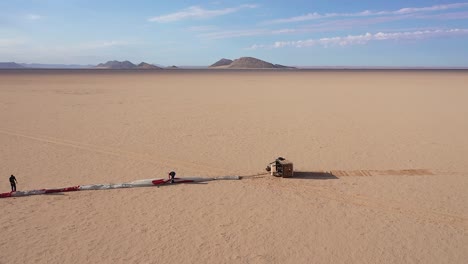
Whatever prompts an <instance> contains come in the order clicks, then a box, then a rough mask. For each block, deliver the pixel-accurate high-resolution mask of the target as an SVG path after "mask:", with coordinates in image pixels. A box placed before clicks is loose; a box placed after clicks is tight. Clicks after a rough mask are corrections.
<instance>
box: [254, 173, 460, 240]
mask: <svg viewBox="0 0 468 264" xmlns="http://www.w3.org/2000/svg"><path fill="white" fill-rule="evenodd" d="M258 179H261V178H258ZM285 181H289V179H282V178H277V179H270V180H265V178H263V179H262V180H259V181H255V180H254V181H252V182H251V183H254V184H255V185H256V186H257V187H260V188H266V189H269V190H276V191H278V193H281V192H283V191H288V192H289V193H290V194H293V195H298V196H300V197H302V199H303V200H309V199H310V198H311V193H314V197H317V198H319V199H325V200H331V201H335V202H338V203H343V204H350V205H354V206H358V207H364V208H368V209H373V210H376V211H381V212H385V213H387V214H390V215H394V214H399V215H402V216H405V217H408V218H411V219H415V220H417V221H422V222H425V223H430V224H433V225H445V226H451V227H453V228H457V229H462V230H464V231H468V216H464V215H459V214H453V213H445V212H439V211H435V210H430V209H421V208H416V207H411V206H408V205H406V204H403V203H401V202H397V201H391V200H382V199H378V198H375V197H369V196H365V195H362V194H346V193H343V192H341V191H339V190H336V189H330V188H329V187H324V186H311V185H307V186H306V185H302V184H292V185H291V184H288V185H286V184H285Z"/></svg>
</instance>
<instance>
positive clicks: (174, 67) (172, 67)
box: [166, 65, 179, 69]
mask: <svg viewBox="0 0 468 264" xmlns="http://www.w3.org/2000/svg"><path fill="white" fill-rule="evenodd" d="M166 69H179V67H177V66H175V65H172V66H169V67H166Z"/></svg>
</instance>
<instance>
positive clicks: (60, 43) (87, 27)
mask: <svg viewBox="0 0 468 264" xmlns="http://www.w3.org/2000/svg"><path fill="white" fill-rule="evenodd" d="M243 56H252V57H256V58H259V59H262V60H266V61H269V62H272V63H277V64H283V65H291V66H390V67H400V66H402V67H421V66H422V67H468V2H458V1H444V0H425V1H422V0H405V1H402V0H393V1H384V0H354V1H351V0H289V1H277V0H268V1H267V0H251V1H244V0H239V1H212V0H206V1H192V0H185V1H176V0H174V1H157V0H154V1H153V0H133V1H131V0H99V1H97V0H1V1H0V61H3V62H5V61H15V62H20V63H49V64H51V63H60V64H97V63H101V62H106V61H108V60H130V61H132V62H133V63H139V62H141V61H145V62H148V63H154V64H158V65H165V66H168V65H186V66H189V65H191V66H197V65H200V66H202V65H210V64H212V63H214V62H216V61H217V60H219V59H221V58H228V59H236V58H239V57H243Z"/></svg>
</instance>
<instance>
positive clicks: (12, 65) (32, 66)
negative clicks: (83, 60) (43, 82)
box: [0, 62, 93, 69]
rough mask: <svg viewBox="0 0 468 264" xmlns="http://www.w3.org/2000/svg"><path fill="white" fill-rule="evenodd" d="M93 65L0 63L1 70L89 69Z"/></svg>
mask: <svg viewBox="0 0 468 264" xmlns="http://www.w3.org/2000/svg"><path fill="white" fill-rule="evenodd" d="M92 67H93V66H92V65H78V64H41V63H16V62H0V69H87V68H92Z"/></svg>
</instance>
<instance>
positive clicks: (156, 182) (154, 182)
mask: <svg viewBox="0 0 468 264" xmlns="http://www.w3.org/2000/svg"><path fill="white" fill-rule="evenodd" d="M240 179H241V177H239V176H222V177H215V178H201V177H189V178H174V182H173V183H172V182H171V179H161V178H158V179H144V180H137V181H132V182H127V183H117V184H91V185H79V186H72V187H65V188H57V189H39V190H29V191H17V192H8V193H0V198H8V197H21V196H30V195H39V194H50V193H62V192H74V191H90V190H109V189H121V188H135V187H148V186H162V185H173V184H178V183H195V182H207V181H215V180H240Z"/></svg>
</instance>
